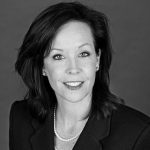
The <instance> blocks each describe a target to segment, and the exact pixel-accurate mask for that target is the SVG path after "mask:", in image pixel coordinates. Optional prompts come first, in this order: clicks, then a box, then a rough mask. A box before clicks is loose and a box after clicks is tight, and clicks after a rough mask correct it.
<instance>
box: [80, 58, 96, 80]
mask: <svg viewBox="0 0 150 150" xmlns="http://www.w3.org/2000/svg"><path fill="white" fill-rule="evenodd" d="M81 66H82V68H83V70H84V72H85V73H86V75H88V76H89V77H90V78H92V77H94V76H95V73H96V61H87V62H83V63H82V65H81Z"/></svg>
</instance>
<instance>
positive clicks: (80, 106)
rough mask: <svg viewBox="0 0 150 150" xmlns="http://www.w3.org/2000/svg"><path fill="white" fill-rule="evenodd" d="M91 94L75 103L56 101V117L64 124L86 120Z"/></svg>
mask: <svg viewBox="0 0 150 150" xmlns="http://www.w3.org/2000/svg"><path fill="white" fill-rule="evenodd" d="M91 102H92V100H91V96H89V97H88V98H86V100H81V101H79V102H77V103H71V102H67V101H63V100H61V101H58V106H57V109H56V118H57V120H59V122H60V121H61V123H63V124H64V125H65V124H75V123H77V122H81V121H83V120H86V119H87V118H88V116H89V112H90V110H91Z"/></svg>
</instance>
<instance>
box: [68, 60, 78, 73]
mask: <svg viewBox="0 0 150 150" xmlns="http://www.w3.org/2000/svg"><path fill="white" fill-rule="evenodd" d="M67 66H68V67H67V69H66V73H67V74H79V73H80V72H81V68H80V67H79V64H78V62H77V60H76V59H70V60H69V61H68V64H67Z"/></svg>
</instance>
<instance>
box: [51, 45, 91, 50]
mask: <svg viewBox="0 0 150 150" xmlns="http://www.w3.org/2000/svg"><path fill="white" fill-rule="evenodd" d="M85 45H89V46H91V44H90V43H84V44H81V45H80V46H78V48H81V47H83V46H85ZM53 50H58V51H63V49H60V48H52V49H51V51H53Z"/></svg>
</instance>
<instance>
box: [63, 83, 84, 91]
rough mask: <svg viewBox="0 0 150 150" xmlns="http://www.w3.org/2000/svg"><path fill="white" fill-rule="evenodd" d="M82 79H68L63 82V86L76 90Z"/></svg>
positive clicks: (80, 85)
mask: <svg viewBox="0 0 150 150" xmlns="http://www.w3.org/2000/svg"><path fill="white" fill-rule="evenodd" d="M83 83H84V81H69V82H63V84H64V85H65V87H67V88H68V89H70V90H78V89H80V88H81V87H82V85H83Z"/></svg>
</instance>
